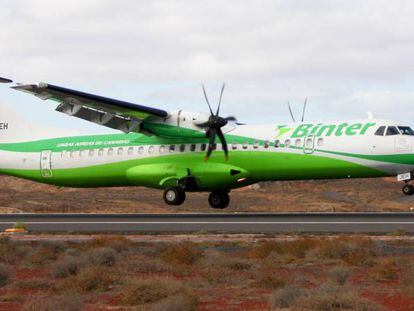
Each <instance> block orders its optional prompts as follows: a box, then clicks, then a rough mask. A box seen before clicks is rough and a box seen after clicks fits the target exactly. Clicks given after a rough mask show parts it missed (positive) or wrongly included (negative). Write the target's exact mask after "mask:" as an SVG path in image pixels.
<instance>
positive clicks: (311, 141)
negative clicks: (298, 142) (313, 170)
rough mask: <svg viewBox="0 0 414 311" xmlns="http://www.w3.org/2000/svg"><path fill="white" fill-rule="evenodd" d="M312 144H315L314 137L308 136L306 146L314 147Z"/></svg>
mask: <svg viewBox="0 0 414 311" xmlns="http://www.w3.org/2000/svg"><path fill="white" fill-rule="evenodd" d="M312 144H313V139H312V138H307V139H306V148H312Z"/></svg>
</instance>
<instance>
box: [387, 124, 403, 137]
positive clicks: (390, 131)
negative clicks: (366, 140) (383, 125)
mask: <svg viewBox="0 0 414 311" xmlns="http://www.w3.org/2000/svg"><path fill="white" fill-rule="evenodd" d="M399 134H400V132H398V130H397V128H396V127H395V126H389V127H387V134H386V135H387V136H390V135H399Z"/></svg>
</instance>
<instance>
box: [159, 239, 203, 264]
mask: <svg viewBox="0 0 414 311" xmlns="http://www.w3.org/2000/svg"><path fill="white" fill-rule="evenodd" d="M202 256H203V252H202V251H200V250H199V249H197V248H196V247H195V245H194V244H192V243H189V242H181V243H178V244H169V245H165V246H164V247H163V248H162V249H161V259H162V260H164V261H165V262H168V263H169V264H179V265H192V264H193V263H195V262H196V261H197V260H198V259H200V258H201V257H202Z"/></svg>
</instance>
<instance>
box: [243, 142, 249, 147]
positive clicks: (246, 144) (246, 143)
mask: <svg viewBox="0 0 414 311" xmlns="http://www.w3.org/2000/svg"><path fill="white" fill-rule="evenodd" d="M247 147H249V143H248V142H247V141H245V142H244V143H243V149H247Z"/></svg>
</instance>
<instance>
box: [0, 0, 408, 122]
mask: <svg viewBox="0 0 414 311" xmlns="http://www.w3.org/2000/svg"><path fill="white" fill-rule="evenodd" d="M2 4H3V5H2V7H1V8H0V40H1V42H2V44H1V46H0V68H1V70H2V71H3V72H4V73H5V74H10V75H11V76H13V77H17V79H19V80H23V81H29V82H35V81H39V80H43V81H50V82H55V83H58V84H63V85H68V86H72V87H77V88H80V89H83V90H92V91H96V92H98V93H100V94H103V95H106V96H112V97H117V98H122V99H126V100H129V99H133V100H138V101H142V102H140V103H141V104H148V105H149V104H152V103H156V104H157V105H158V106H159V107H161V108H167V109H173V108H185V109H194V110H203V111H204V110H205V106H204V105H205V104H204V102H203V101H202V96H201V92H200V83H201V82H205V83H206V84H207V85H208V86H209V89H210V92H211V94H212V95H211V96H212V97H213V94H217V93H218V91H219V85H220V83H221V82H222V81H223V80H224V81H226V82H227V84H228V88H227V89H226V94H225V104H224V105H225V108H224V109H225V110H224V111H225V112H226V113H227V114H237V115H239V116H240V117H241V118H242V119H244V120H245V121H252V122H260V121H269V122H270V121H277V120H283V119H284V120H286V119H287V117H288V114H287V110H286V108H285V105H286V102H287V101H291V102H294V103H299V104H301V103H302V102H303V100H304V98H305V97H306V96H307V97H308V98H309V117H310V118H315V119H317V118H327V117H334V118H341V117H343V116H346V117H360V116H361V115H360V112H361V111H365V110H380V111H379V114H384V115H387V116H389V117H390V118H395V117H403V118H406V119H412V118H413V117H414V113H413V112H411V109H410V105H411V100H412V97H413V95H412V94H413V89H412V87H411V85H410V83H411V82H412V81H413V80H414V79H413V78H412V77H411V74H412V72H413V70H414V58H413V57H412V55H413V53H414V19H412V15H413V14H412V13H414V3H413V2H410V1H402V0H401V1H399V0H397V1H392V2H390V1H385V0H379V1H378V0H375V1H374V0H370V1H363V2H361V1H322V0H316V1H272V0H263V1H250V0H248V1H243V2H240V1H236V0H230V1H218V0H212V1H190V0H183V1H166V0H155V1H127V0H120V1H115V0H113V1H109V0H102V1H97V0H94V1H90V0H88V1H85V0H83V1H80V0H75V1H70V2H60V3H59V4H57V3H56V2H55V1H51V0H49V1H42V0H39V1H28V0H26V1H10V0H5V1H3V2H2ZM52 8H53V9H52ZM2 74H3V73H2ZM373 94H388V95H387V98H394V99H397V100H398V101H399V104H398V105H399V107H400V108H401V110H402V111H404V112H405V113H404V114H402V113H399V111H396V110H395V109H392V108H390V107H389V106H388V105H389V104H390V105H391V107H393V106H392V102H393V101H392V100H389V101H383V102H382V104H381V105H377V104H376V103H378V99H379V98H381V96H380V95H378V97H375V96H373ZM370 100H376V102H375V103H373V102H370ZM350 102H351V103H352V104H349V103H350ZM380 102H381V101H380ZM344 103H348V104H349V105H344ZM373 105H375V107H373ZM253 107H254V109H253ZM372 108H376V109H372ZM253 112H254V113H253Z"/></svg>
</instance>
